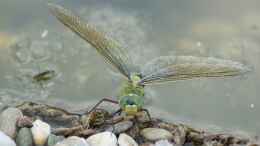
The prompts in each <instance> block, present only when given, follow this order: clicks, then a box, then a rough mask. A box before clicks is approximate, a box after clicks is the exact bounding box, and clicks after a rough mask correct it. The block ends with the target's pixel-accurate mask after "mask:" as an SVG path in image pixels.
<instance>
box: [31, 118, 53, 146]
mask: <svg viewBox="0 0 260 146" xmlns="http://www.w3.org/2000/svg"><path fill="white" fill-rule="evenodd" d="M31 131H32V135H33V140H34V143H35V145H37V146H42V145H44V144H45V143H46V141H47V139H48V136H49V135H50V133H51V128H50V126H49V124H47V123H45V122H43V121H41V120H36V121H34V122H33V127H32V128H31Z"/></svg>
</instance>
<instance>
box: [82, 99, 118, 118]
mask: <svg viewBox="0 0 260 146" xmlns="http://www.w3.org/2000/svg"><path fill="white" fill-rule="evenodd" d="M103 102H110V103H114V104H118V101H116V100H113V99H110V98H103V99H101V100H100V101H99V102H98V103H97V104H96V105H95V106H94V107H93V108H91V109H90V110H89V111H88V112H87V113H88V114H89V113H91V112H93V111H94V110H95V109H96V108H97V107H98V106H99V105H100V104H101V103H103Z"/></svg>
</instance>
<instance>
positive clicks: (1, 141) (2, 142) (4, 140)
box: [0, 131, 16, 146]
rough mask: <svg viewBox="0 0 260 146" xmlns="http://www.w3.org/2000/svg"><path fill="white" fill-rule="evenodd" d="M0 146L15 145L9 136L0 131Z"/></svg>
mask: <svg viewBox="0 0 260 146" xmlns="http://www.w3.org/2000/svg"><path fill="white" fill-rule="evenodd" d="M0 146H16V144H15V142H14V141H13V140H12V139H11V138H10V137H9V136H7V135H6V134H5V133H4V132H2V131H0Z"/></svg>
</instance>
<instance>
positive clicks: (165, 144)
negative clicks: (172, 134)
mask: <svg viewBox="0 0 260 146" xmlns="http://www.w3.org/2000/svg"><path fill="white" fill-rule="evenodd" d="M155 146H173V144H171V143H170V142H169V141H168V140H159V141H157V142H156V143H155Z"/></svg>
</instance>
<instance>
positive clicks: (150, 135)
mask: <svg viewBox="0 0 260 146" xmlns="http://www.w3.org/2000/svg"><path fill="white" fill-rule="evenodd" d="M141 135H142V136H143V137H144V138H146V139H148V140H151V141H157V140H162V139H171V138H173V135H172V134H171V133H170V132H169V131H167V130H165V129H161V128H145V129H143V130H142V131H141Z"/></svg>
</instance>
